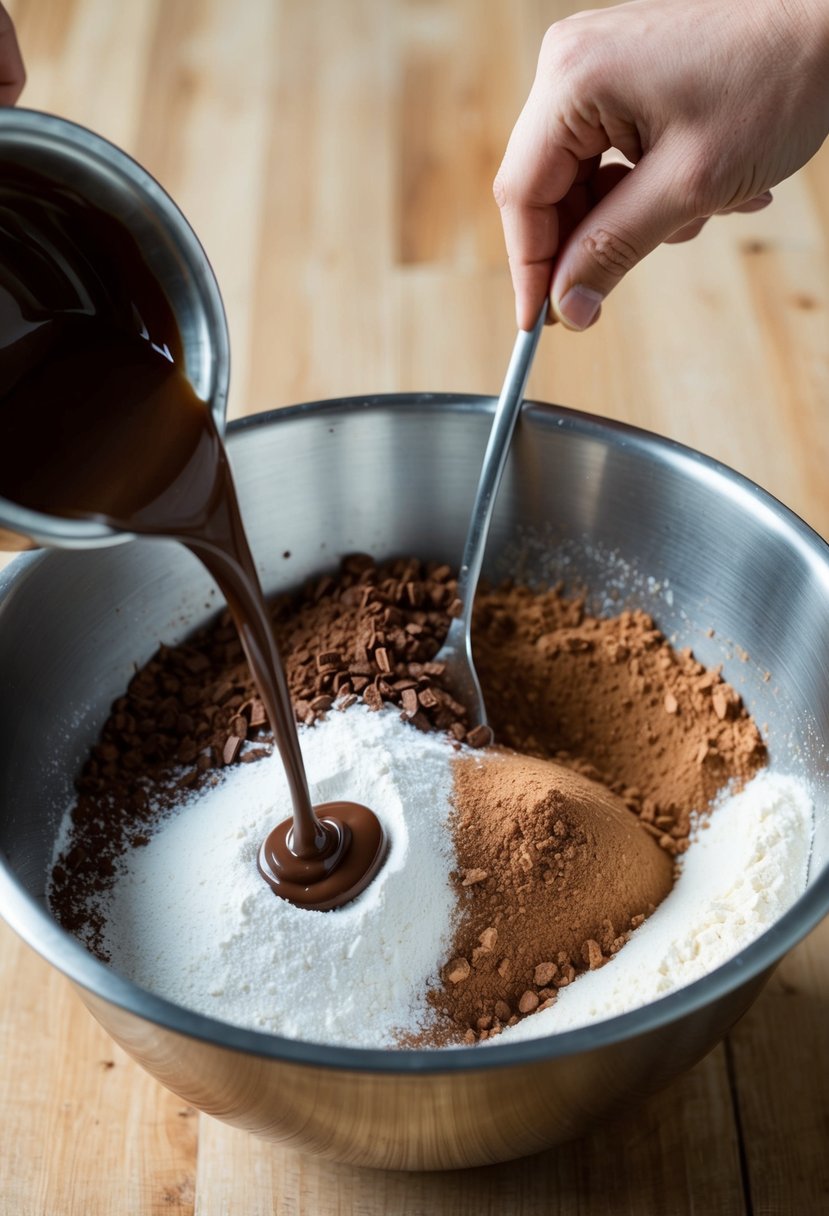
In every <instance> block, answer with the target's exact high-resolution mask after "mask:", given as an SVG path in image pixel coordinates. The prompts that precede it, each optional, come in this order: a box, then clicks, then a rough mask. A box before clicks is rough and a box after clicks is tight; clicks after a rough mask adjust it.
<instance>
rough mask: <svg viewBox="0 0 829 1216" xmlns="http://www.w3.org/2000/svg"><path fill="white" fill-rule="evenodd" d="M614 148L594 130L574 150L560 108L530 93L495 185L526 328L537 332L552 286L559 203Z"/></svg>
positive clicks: (520, 319)
mask: <svg viewBox="0 0 829 1216" xmlns="http://www.w3.org/2000/svg"><path fill="white" fill-rule="evenodd" d="M608 143H609V141H608V139H607V136H606V135H605V133H604V131H602V130H598V131H590V132H589V133H588V140H587V142H586V143H582V144H580V146H578V147H577V148H573V147H572V146H570V145H571V144H572V139H571V133H570V132H569V131H568V130H567V129H566V128H565V127H563V126H562V124H561V122H560V119H559V117H558V116H557V114H556V111H555V107H553V106H551V105H550V104H549V100H548V99H546V98H545V97H543V96H542V95H540V94H539V93H537V92H536V90H535V89H534V90H533V92H531V93H530V96H529V98H528V100H527V104H526V105H525V107H524V109H523V111H522V113H521V115H520V117H519V119H518V122H517V123H516V125H515V129H514V130H513V132H512V135H511V136H510V140H509V143H508V145H507V150H506V153H505V155H504V160H503V162H502V164H501V167H500V169H499V170H498V174H497V176H496V178H495V182H494V184H493V193H494V195H495V201H496V202H497V203H498V206H499V207H500V209H501V221H502V223H503V227H504V239H505V241H506V246H507V256H508V257H509V264H510V272H511V275H512V283H513V287H514V289H515V298H516V318H517V321H518V326H519V328H520V329H532V327H533V325H534V324H535V321H536V318H537V317H538V311H539V309H540V308H541V305H542V303H543V301H544V296H545V294H546V292H547V290H548V288H549V285H550V278H551V276H552V271H553V260H554V258H555V256H556V253H557V252H558V248H559V244H560V241H561V237H562V233H561V229H560V220H561V216H560V212H559V209H558V207H557V206H556V204H558V203H560V202H561V200H562V199H564V198H565V196H566V195H567V193H568V191H569V190H570V188H571V187H572V186H573V184H574V183H577V182H578V183H581V182H584V181H585V180H586V179H587V178H588V177H589V176H590V174H591V173H592V172H593V170H594V168H595V166H596V164H597V163H598V160H597V158H598V156H599V154H600V153H602V152H603V151H604V150H605V149H606V148H607V147H608Z"/></svg>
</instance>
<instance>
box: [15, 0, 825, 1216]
mask: <svg viewBox="0 0 829 1216" xmlns="http://www.w3.org/2000/svg"><path fill="white" fill-rule="evenodd" d="M593 3H595V0H593ZM576 7H577V5H575V4H573V5H570V4H568V3H566V2H564V0H546V3H540V2H539V0H349V2H346V0H132V2H131V3H129V4H113V3H112V2H111V0H38V2H37V3H34V0H28V2H26V0H15V2H14V3H13V4H12V5H11V8H12V11H13V14H14V16H15V18H16V19H17V22H18V28H19V33H20V38H21V42H22V45H23V48H24V53H25V56H26V60H27V65H28V69H29V85H28V87H27V90H26V93H25V95H24V101H25V103H26V104H28V105H30V106H34V107H40V108H43V109H47V110H54V111H56V112H58V113H60V114H63V115H66V116H67V117H70V118H73V119H76V120H78V121H79V122H81V123H85V124H87V125H88V126H91V127H93V128H94V129H96V130H98V131H100V132H102V133H103V134H105V135H107V136H108V137H109V138H111V139H113V140H114V141H115V142H117V143H119V144H120V145H122V146H123V147H124V148H126V149H127V150H128V151H129V152H131V153H132V154H133V155H134V156H136V157H137V158H138V159H139V160H140V161H142V162H143V163H144V164H146V165H147V167H148V168H149V169H150V170H151V171H152V172H153V173H154V174H156V175H157V176H158V177H159V178H160V180H161V181H162V183H163V184H164V185H165V186H166V187H167V189H168V190H169V191H170V192H171V193H172V194H173V196H174V197H175V198H176V199H177V201H178V202H179V204H180V205H181V206H182V208H183V209H184V211H185V213H186V214H187V215H188V216H189V218H190V220H191V221H192V223H193V225H194V227H195V229H196V231H197V232H198V233H199V235H200V237H201V238H202V240H203V242H204V244H205V246H206V248H207V250H208V252H209V255H210V257H211V259H212V260H213V264H214V266H215V268H216V272H217V275H218V278H219V281H220V283H221V286H222V290H223V293H224V298H225V302H226V306H227V310H228V314H229V318H230V328H231V334H232V348H233V364H234V372H233V391H232V406H231V412H232V414H233V415H239V414H243V413H247V412H252V411H257V410H262V409H266V408H271V407H273V406H276V405H281V404H284V403H288V402H293V401H300V400H304V399H312V398H319V397H326V396H341V395H344V394H349V393H361V392H364V391H372V392H382V391H395V390H406V389H458V390H468V391H472V392H487V393H488V392H492V391H494V390H496V389H497V388H498V386H499V384H500V381H501V377H502V374H503V371H504V367H505V364H506V360H507V357H508V354H509V349H510V346H511V343H512V326H513V314H512V300H511V293H510V289H509V284H508V278H507V273H506V269H505V263H504V255H503V249H502V241H501V233H500V225H499V221H498V216H497V212H496V209H495V206H494V204H493V202H492V199H491V194H490V182H491V179H492V177H493V175H494V172H495V169H496V168H497V165H498V162H499V159H500V155H501V153H502V150H503V148H504V145H505V142H506V139H507V136H508V134H509V130H510V127H511V125H512V122H513V120H514V118H515V116H516V114H517V112H518V109H519V107H520V105H521V104H522V103H523V100H524V97H525V95H526V92H527V89H528V87H529V83H530V80H531V78H532V73H533V70H534V64H535V58H536V54H537V48H538V44H539V41H540V39H541V35H542V33H543V31H544V29H545V28H546V26H547V25H548V24H549V23H550V22H551V21H552V20H553V19H555V18H556V17H560V16H563V15H564V14H565V13H566V12H568V11H573V10H574V9H575V8H576ZM827 309H829V149H827V151H826V152H824V153H823V154H821V155H819V156H818V157H817V158H816V159H815V160H814V161H813V162H812V164H811V165H810V166H809V167H808V168H807V169H806V170H805V171H804V172H802V173H801V174H799V175H798V176H797V178H795V179H794V180H792V181H791V182H788V183H786V184H785V185H784V186H782V187H781V188H780V189H779V191H778V192H777V201H776V203H775V205H774V207H773V208H771V209H770V210H769V211H767V212H765V213H762V214H760V215H755V216H750V217H734V218H729V219H723V220H719V221H717V222H715V223H712V224H710V225H709V227H708V228H707V229H706V231H705V233H704V234H703V235H702V237H701V238H700V239H699V240H697V241H696V242H694V243H693V245H688V246H681V247H675V248H665V249H662V250H660V251H658V252H657V253H656V254H654V255H653V256H652V257H651V258H650V259H649V260H648V261H647V263H646V264H644V265H642V266H641V267H640V268H639V269H637V270H636V272H635V273H634V274H632V275H631V276H630V278H629V280H628V281H627V282H626V283H625V284H624V285H623V286H622V287H621V288H620V289H619V290H618V292H617V293H616V294H615V295H614V296H613V298H612V301H611V302H610V303H609V304H608V305H607V307H606V309H605V316H604V318H603V320H602V322H601V324H600V325H599V326H598V327H597V328H596V329H595V330H593V331H592V332H590V333H588V334H586V335H583V336H572V335H568V334H566V333H563V332H561V331H555V332H553V333H551V334H550V335H548V337H547V338H546V339H545V341H544V342H543V343H542V348H541V352H540V354H539V356H538V362H537V365H536V370H535V372H534V375H533V379H532V382H531V385H530V392H531V395H533V396H535V397H538V398H541V399H547V400H551V401H558V402H564V403H566V404H569V405H572V406H577V407H582V408H585V409H588V410H593V411H596V412H598V413H602V414H606V415H609V416H611V417H614V418H620V419H624V420H626V421H629V422H634V423H637V424H639V425H642V426H645V427H649V428H651V429H653V430H657V431H661V432H663V433H666V434H668V435H671V436H673V437H675V438H677V439H680V440H683V441H685V442H686V443H690V444H692V445H694V446H696V447H699V448H701V449H702V450H703V451H705V452H708V453H711V454H712V455H714V456H717V457H719V458H721V459H723V460H725V461H727V462H728V463H730V464H732V465H734V466H736V467H737V468H738V469H740V470H741V471H742V472H744V473H747V474H749V475H750V476H751V477H753V478H755V479H756V480H757V481H758V482H760V483H761V484H762V485H764V486H766V487H767V488H768V489H769V490H771V491H772V492H773V493H774V494H776V495H778V496H779V497H780V498H781V499H783V501H784V502H786V503H788V504H789V505H790V506H792V507H793V508H794V509H795V510H796V511H798V512H799V513H800V514H801V515H803V516H804V517H805V518H806V519H807V520H808V521H809V522H810V523H811V524H812V525H813V526H814V527H816V528H817V529H818V530H820V531H822V532H823V533H824V534H829V478H827V470H828V469H829V321H827V317H828V316H829V312H827ZM0 1035H2V1038H1V1039H0V1044H1V1045H2V1054H0V1061H1V1062H0V1210H2V1212H3V1213H6V1212H8V1213H15V1214H16V1216H26V1214H32V1216H34V1214H37V1216H40V1214H42V1213H48V1214H49V1216H55V1214H58V1216H60V1214H62V1213H83V1214H84V1216H97V1214H101V1216H103V1214H105V1216H120V1214H122V1213H123V1214H127V1213H129V1214H131V1216H132V1214H135V1213H156V1212H159V1213H160V1212H164V1213H173V1212H179V1213H190V1212H198V1213H200V1216H208V1214H210V1216H212V1214H215V1216H218V1214H219V1213H244V1216H257V1214H259V1213H261V1214H262V1216H264V1214H265V1213H272V1212H279V1213H291V1214H292V1216H293V1214H298V1213H303V1214H308V1216H329V1214H331V1216H334V1214H335V1213H337V1214H342V1213H349V1212H359V1213H364V1214H366V1216H369V1214H371V1216H373V1214H375V1213H430V1214H431V1213H451V1214H452V1216H461V1214H462V1213H463V1214H466V1213H469V1214H473V1213H474V1214H475V1216H482V1214H484V1213H499V1214H500V1213H508V1212H516V1213H526V1214H530V1213H539V1214H540V1213H545V1216H546V1214H548V1213H582V1214H588V1213H591V1214H592V1213H597V1214H598V1213H602V1214H604V1213H607V1212H624V1213H660V1214H664V1213H684V1212H697V1213H699V1212H702V1213H705V1214H706V1216H711V1214H714V1213H723V1214H728V1216H731V1214H732V1213H741V1212H746V1213H754V1214H756V1216H759V1214H760V1213H772V1214H775V1216H776V1214H778V1213H786V1212H797V1213H817V1212H827V1211H829V1152H827V1147H828V1146H829V1144H828V1141H827V1133H829V1079H828V1078H829V922H826V923H824V925H823V926H822V927H821V928H819V929H818V930H816V931H815V932H814V933H813V934H812V935H811V936H810V937H809V938H808V939H807V940H806V941H804V942H803V943H802V944H801V945H800V946H799V947H798V948H797V949H796V950H795V951H794V952H793V953H792V954H791V955H790V956H789V957H788V958H787V959H786V960H785V961H784V963H783V964H782V966H781V967H780V969H779V970H778V972H777V974H776V975H775V977H774V978H773V979H772V981H771V983H770V984H769V986H768V988H767V989H766V991H765V993H764V995H763V996H762V997H761V999H760V1000H759V1001H758V1002H757V1004H756V1005H755V1007H754V1008H753V1009H752V1011H751V1012H750V1013H749V1014H748V1015H747V1016H746V1017H745V1018H744V1019H743V1021H742V1022H741V1023H740V1025H739V1026H738V1027H737V1028H736V1029H735V1030H734V1031H733V1033H732V1034H731V1035H730V1036H729V1039H728V1041H727V1042H726V1043H725V1044H724V1045H721V1046H720V1047H718V1048H717V1049H716V1050H715V1051H714V1052H712V1054H711V1055H710V1056H708V1058H707V1059H705V1060H704V1061H703V1062H702V1063H701V1064H700V1065H698V1067H697V1068H695V1069H694V1070H693V1071H692V1072H691V1073H689V1074H688V1075H687V1076H685V1077H684V1078H683V1079H681V1080H680V1081H679V1082H677V1083H676V1084H675V1085H674V1086H673V1087H672V1088H671V1089H670V1090H668V1091H667V1092H665V1093H663V1094H661V1095H659V1096H658V1097H656V1098H654V1099H653V1100H652V1101H650V1102H649V1103H648V1104H647V1105H646V1106H645V1107H644V1108H643V1109H640V1110H637V1111H634V1112H632V1113H631V1115H630V1116H629V1117H628V1118H625V1119H623V1120H621V1121H619V1122H617V1123H616V1124H615V1125H614V1126H612V1127H609V1128H606V1129H604V1130H601V1131H598V1132H596V1133H595V1134H594V1135H593V1136H591V1137H590V1138H589V1139H587V1140H584V1141H582V1142H581V1143H578V1144H574V1145H569V1146H566V1147H565V1148H562V1149H559V1150H556V1151H553V1152H549V1153H546V1154H544V1155H543V1156H540V1157H536V1158H533V1159H530V1160H526V1161H521V1162H517V1163H515V1164H511V1165H506V1166H503V1167H497V1168H496V1167H493V1168H490V1169H485V1170H477V1171H472V1172H468V1173H464V1174H456V1175H451V1174H449V1175H423V1176H417V1175H402V1174H374V1173H369V1172H365V1171H361V1170H357V1169H350V1168H343V1167H338V1166H335V1165H330V1164H326V1163H319V1162H318V1161H315V1160H312V1159H308V1158H303V1157H300V1156H297V1155H296V1154H295V1153H293V1152H289V1151H286V1150H283V1149H280V1148H275V1147H273V1146H270V1145H267V1144H264V1143H260V1142H258V1141H255V1140H253V1139H252V1138H250V1137H248V1136H246V1135H245V1134H243V1133H241V1132H237V1131H234V1130H231V1129H229V1128H226V1127H224V1126H222V1125H220V1124H218V1123H216V1122H214V1121H213V1120H211V1119H209V1118H207V1117H204V1116H199V1115H198V1114H196V1112H194V1111H193V1110H192V1109H189V1108H186V1107H184V1106H183V1105H182V1103H181V1102H180V1100H179V1099H177V1098H175V1097H174V1096H173V1095H171V1094H170V1093H168V1092H166V1091H165V1090H163V1089H162V1088H161V1087H160V1086H159V1085H158V1084H156V1083H155V1082H154V1081H153V1080H152V1079H151V1078H150V1077H149V1076H147V1075H146V1074H144V1073H143V1072H142V1071H141V1070H140V1069H139V1068H138V1067H137V1066H136V1065H134V1064H133V1063H132V1062H131V1061H130V1060H129V1059H128V1058H127V1057H126V1056H125V1055H124V1054H123V1053H122V1052H121V1051H120V1050H118V1049H116V1048H115V1047H114V1046H113V1044H112V1042H111V1041H110V1040H109V1039H108V1038H107V1037H106V1036H105V1035H104V1033H103V1032H102V1031H101V1030H100V1029H99V1028H98V1027H97V1025H96V1024H95V1023H94V1022H93V1021H92V1019H91V1018H90V1017H89V1015H88V1014H87V1013H86V1011H85V1010H84V1009H83V1008H82V1007H81V1005H80V1004H79V1002H78V1000H77V999H76V997H75V996H74V994H73V993H72V992H71V990H70V989H69V987H68V985H67V983H66V982H65V981H64V980H63V979H62V978H61V977H60V976H59V975H57V973H56V972H54V971H52V970H50V969H49V968H48V967H46V965H45V964H43V963H42V962H41V961H40V960H39V959H37V958H36V957H35V956H34V955H33V954H32V953H31V952H30V951H29V950H28V949H27V948H26V947H24V946H23V945H22V944H21V943H20V942H19V941H18V940H17V939H16V938H15V937H14V936H13V935H12V934H11V932H10V931H9V930H7V929H5V928H3V929H2V930H0Z"/></svg>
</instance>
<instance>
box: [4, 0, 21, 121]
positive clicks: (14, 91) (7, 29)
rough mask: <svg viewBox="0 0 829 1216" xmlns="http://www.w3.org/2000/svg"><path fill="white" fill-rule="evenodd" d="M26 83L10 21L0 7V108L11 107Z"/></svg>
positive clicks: (15, 36) (18, 48)
mask: <svg viewBox="0 0 829 1216" xmlns="http://www.w3.org/2000/svg"><path fill="white" fill-rule="evenodd" d="M25 83H26V71H25V69H24V67H23V58H22V56H21V54H20V47H19V46H18V45H17V35H16V34H15V32H14V25H13V24H12V19H11V17H10V16H9V14H8V13H7V12H6V10H5V9H4V8H3V6H2V5H0V106H13V105H14V103H15V102H16V101H17V99H18V97H19V96H20V94H21V93H22V92H23V86H24V84H25Z"/></svg>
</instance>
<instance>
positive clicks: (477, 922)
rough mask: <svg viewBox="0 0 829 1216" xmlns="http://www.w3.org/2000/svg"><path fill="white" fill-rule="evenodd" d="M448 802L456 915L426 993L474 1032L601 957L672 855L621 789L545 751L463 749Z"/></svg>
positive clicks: (642, 906) (443, 1033)
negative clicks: (546, 756)
mask: <svg viewBox="0 0 829 1216" xmlns="http://www.w3.org/2000/svg"><path fill="white" fill-rule="evenodd" d="M454 800H455V807H456V810H455V815H454V821H453V830H454V837H455V846H456V850H457V857H458V871H457V875H456V883H457V884H458V886H459V888H460V890H459V902H460V908H461V917H460V921H459V924H458V927H457V930H456V932H455V936H454V940H453V945H452V950H453V958H452V959H451V960H450V961H449V962H448V963H447V964H446V965H445V967H444V968H443V971H442V976H441V978H442V980H443V985H442V987H441V989H439V990H438V991H436V992H433V993H432V994H431V1002H432V1005H433V1007H434V1008H435V1009H436V1010H437V1011H438V1012H439V1014H441V1015H443V1017H445V1018H449V1019H450V1020H451V1022H452V1023H453V1024H454V1026H455V1027H456V1028H457V1031H456V1033H457V1034H463V1036H464V1038H465V1040H466V1041H468V1042H474V1041H476V1040H477V1039H481V1038H488V1037H490V1036H491V1035H493V1034H497V1033H498V1032H499V1031H500V1030H501V1029H502V1028H503V1026H504V1025H514V1023H515V1022H516V1021H517V1020H518V1019H519V1017H521V1016H526V1015H527V1014H529V1013H534V1012H535V1011H536V1010H537V1009H542V1008H546V1007H547V1006H549V1005H551V1004H552V1003H553V1001H554V1000H555V997H556V993H557V991H558V989H559V988H562V987H564V986H565V985H567V984H569V983H571V982H572V980H573V979H574V978H575V976H576V974H578V972H580V971H583V970H584V969H585V968H588V967H589V968H591V969H594V968H596V967H599V966H602V965H603V964H604V962H606V961H607V959H608V958H610V957H611V956H612V955H613V954H615V953H616V951H617V950H618V949H620V947H621V946H622V945H623V944H624V942H625V940H626V938H627V934H628V932H629V930H630V929H631V928H632V927H635V925H636V924H638V923H641V921H642V920H643V919H644V917H645V916H646V915H648V914H649V913H650V912H651V911H653V909H654V908H655V907H656V905H657V904H659V903H660V902H661V901H662V900H663V899H664V897H665V896H666V895H667V894H668V892H669V891H670V889H671V885H672V881H673V862H672V860H671V858H670V856H669V855H668V854H667V853H666V852H665V851H664V850H663V849H660V848H659V846H658V844H657V843H656V842H655V840H654V839H653V838H652V837H651V836H650V835H649V834H648V833H647V832H645V831H643V830H642V827H641V826H640V825H639V823H638V821H637V820H636V818H635V817H634V816H633V815H632V814H631V812H630V811H629V810H628V809H627V807H626V806H625V804H624V803H623V802H622V800H621V799H620V798H618V797H616V795H614V794H612V793H610V792H609V791H608V790H606V789H605V788H604V787H603V786H600V785H597V784H596V783H595V782H593V781H590V780H588V779H587V778H586V777H583V776H581V775H580V774H579V773H576V772H574V771H572V770H571V769H566V768H564V767H562V766H561V765H558V764H555V763H552V762H550V761H545V760H538V759H533V758H530V757H527V756H521V755H518V754H517V753H515V752H506V751H501V750H500V749H499V750H496V751H489V752H488V753H487V754H486V755H485V756H482V757H481V758H477V757H464V758H463V759H461V760H459V761H457V762H456V765H455V798H454ZM436 1037H437V1040H438V1041H439V1042H447V1041H450V1040H451V1038H452V1035H451V1034H450V1032H449V1030H448V1027H447V1026H446V1025H440V1024H439V1025H438V1027H437V1032H436Z"/></svg>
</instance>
